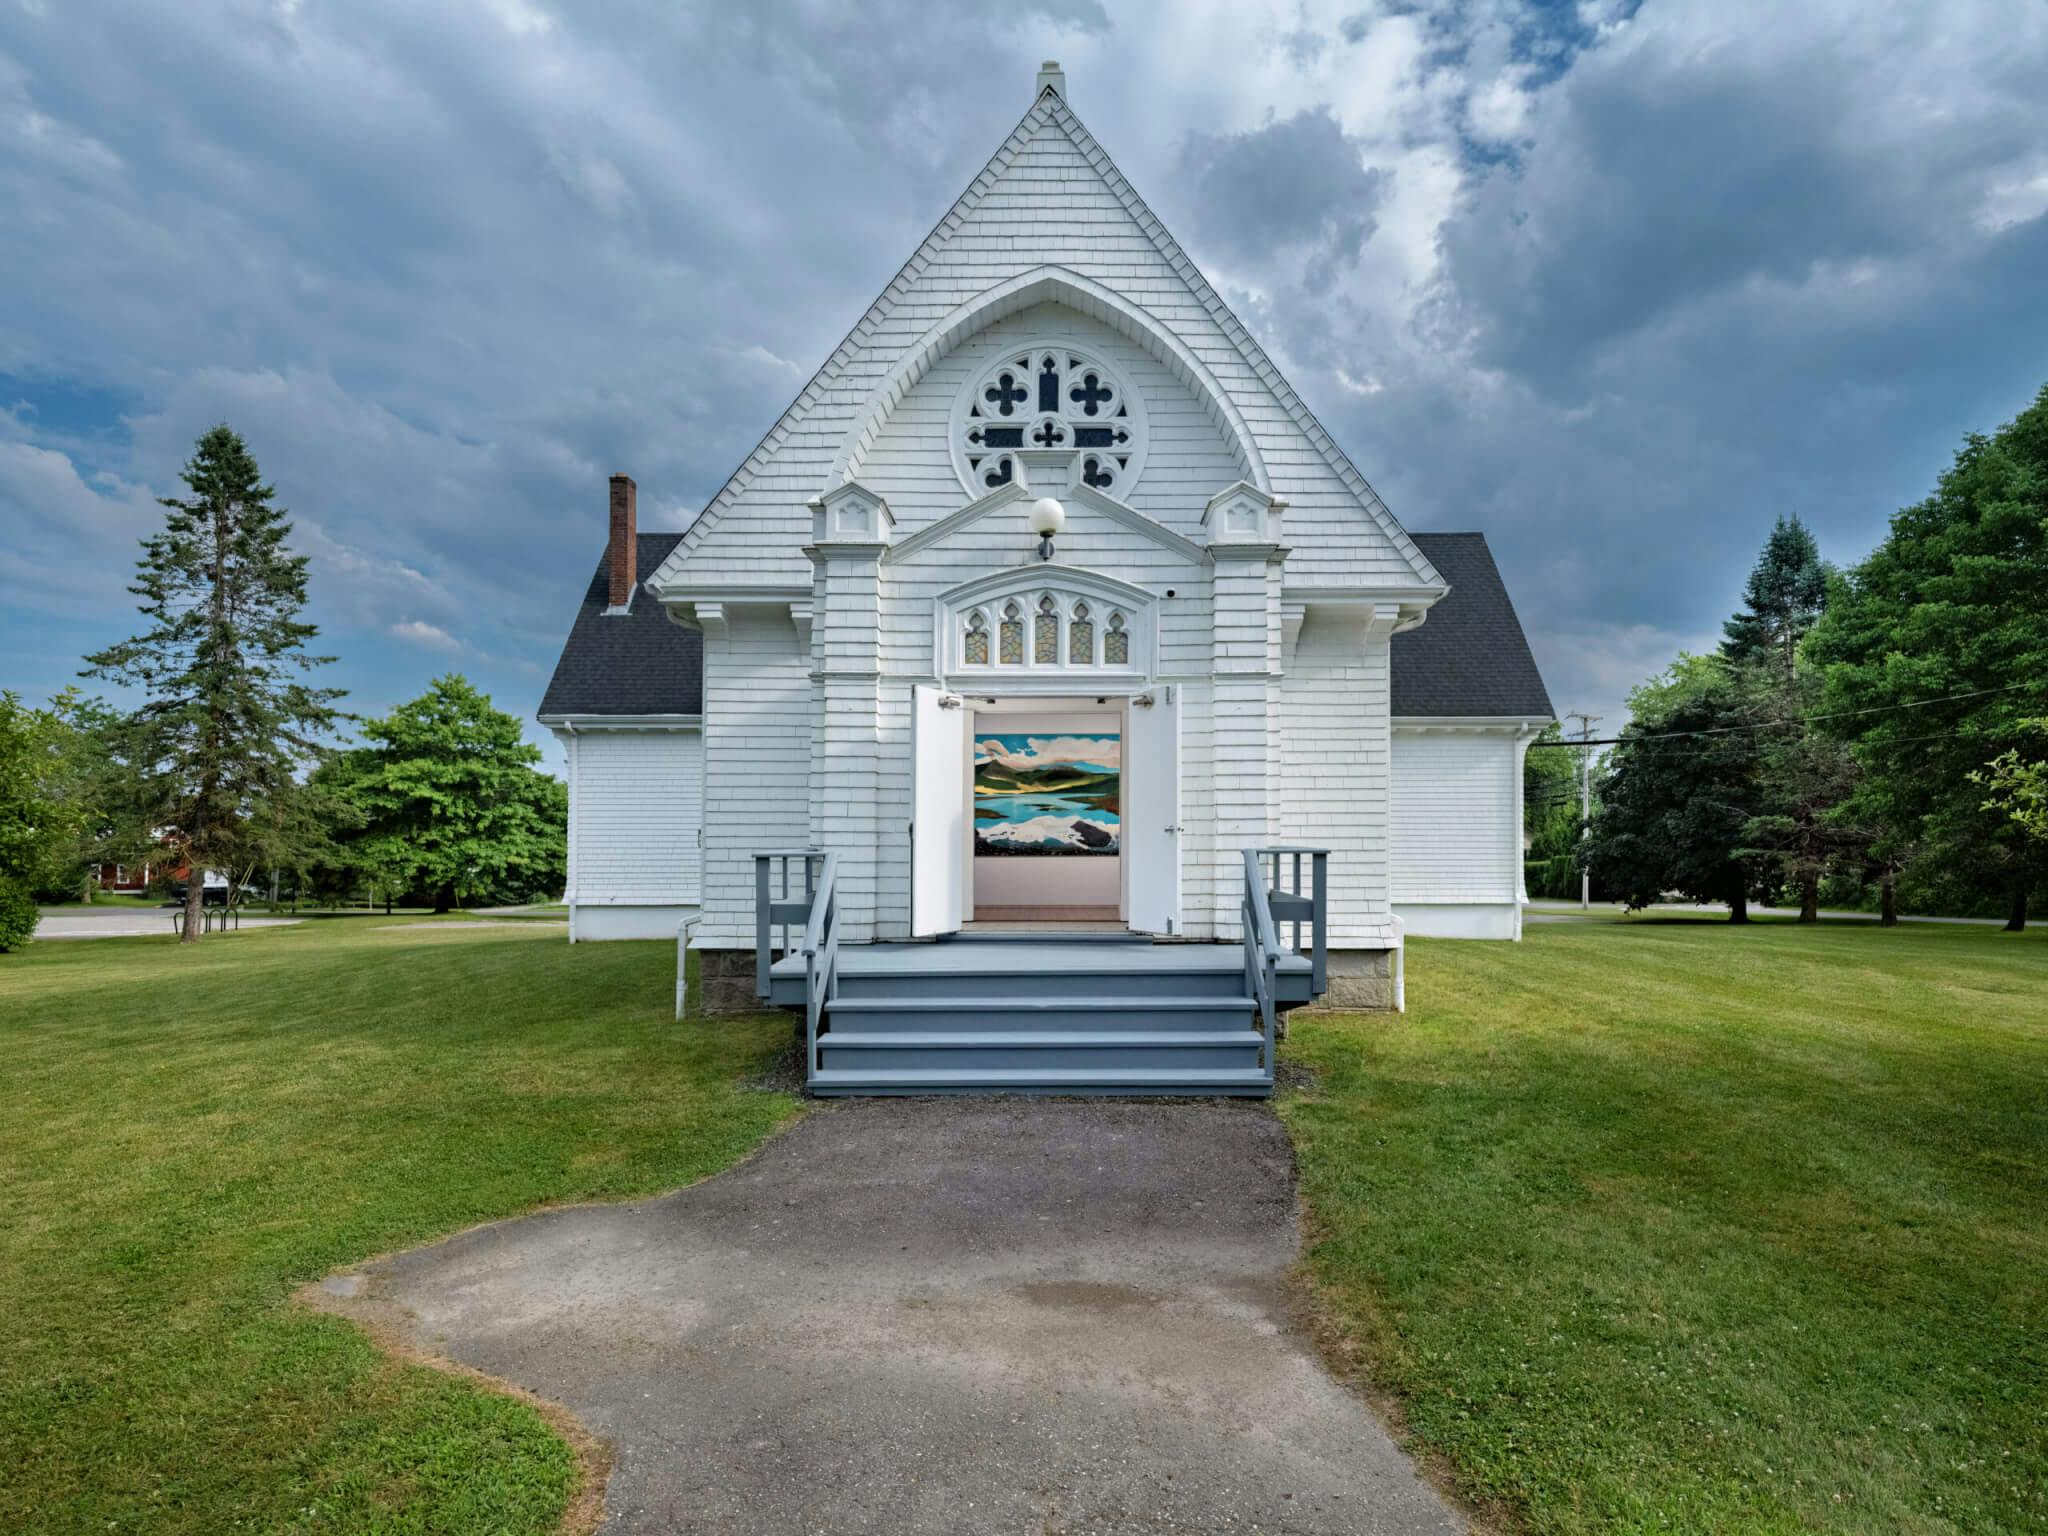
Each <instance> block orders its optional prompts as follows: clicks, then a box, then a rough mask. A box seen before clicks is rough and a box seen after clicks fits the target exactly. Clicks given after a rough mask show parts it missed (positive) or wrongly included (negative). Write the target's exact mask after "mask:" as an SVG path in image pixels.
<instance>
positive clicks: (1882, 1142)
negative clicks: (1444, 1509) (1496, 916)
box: [1280, 919, 2048, 1532]
mask: <svg viewBox="0 0 2048 1536" xmlns="http://www.w3.org/2000/svg"><path fill="white" fill-rule="evenodd" d="M1409 966H1410V970H1409V987H1408V998H1409V1007H1410V1012H1409V1013H1408V1014H1406V1015H1325V1016H1320V1017H1318V1016H1314V1015H1308V1014H1302V1015H1297V1016H1296V1019H1295V1023H1294V1027H1293V1029H1292V1031H1291V1033H1290V1039H1289V1041H1288V1044H1287V1046H1286V1048H1285V1051H1286V1055H1287V1056H1288V1057H1289V1058H1291V1059H1292V1062H1293V1063H1294V1064H1295V1065H1297V1066H1300V1067H1304V1068H1306V1069H1308V1070H1309V1072H1310V1073H1312V1074H1313V1076H1312V1079H1311V1081H1310V1083H1309V1085H1308V1086H1305V1087H1302V1088H1298V1089H1294V1090H1292V1091H1289V1092H1287V1093H1285V1094H1284V1095H1283V1097H1282V1100H1281V1104H1280V1110H1281V1113H1282V1115H1283V1117H1284V1118H1285V1120H1286V1122H1287V1124H1288V1127H1289V1130H1290V1132H1291V1133H1292V1135H1293V1137H1294V1140H1295V1144H1296V1149H1297V1156H1298V1161H1299V1166H1300V1176H1301V1193H1302V1199H1303V1203H1304V1208H1305V1211H1306V1213H1307V1216H1306V1222H1305V1247H1304V1259H1303V1269H1304V1273H1305V1277H1306V1282H1307V1285H1308V1288H1309V1291H1310V1293H1311V1295H1312V1298H1313V1303H1312V1305H1313V1308H1314V1310H1315V1311H1316V1312H1317V1313H1318V1314H1319V1318H1318V1322H1319V1324H1320V1327H1321V1329H1322V1331H1324V1332H1325V1334H1326V1336H1329V1335H1333V1336H1334V1337H1335V1338H1336V1340H1337V1341H1338V1346H1339V1347H1338V1348H1337V1350H1336V1351H1335V1352H1334V1353H1335V1359H1336V1362H1337V1364H1338V1365H1339V1366H1340V1368H1341V1366H1342V1365H1343V1364H1344V1362H1345V1361H1346V1359H1347V1358H1348V1359H1352V1360H1354V1361H1358V1362H1362V1363H1363V1365H1364V1368H1365V1374H1366V1375H1367V1376H1368V1377H1369V1378H1370V1380H1371V1381H1372V1383H1373V1385H1374V1386H1375V1387H1376V1388H1377V1389H1379V1390H1382V1391H1385V1392H1387V1393H1389V1394H1391V1395H1392V1396H1393V1397H1394V1398H1395V1399H1396V1400H1397V1401H1398V1404H1399V1407H1400V1415H1399V1416H1400V1419H1401V1421H1402V1422H1403V1425H1404V1427H1405V1429H1406V1432H1407V1434H1408V1436H1409V1438H1410V1442H1411V1444H1412V1446H1413V1448H1414V1449H1415V1450H1417V1451H1418V1453H1420V1454H1422V1455H1424V1456H1425V1457H1426V1458H1441V1459H1442V1464H1443V1465H1446V1466H1448V1467H1449V1468H1450V1469H1452V1474H1453V1475H1452V1482H1453V1486H1454V1487H1455V1488H1456V1489H1457V1490H1458V1491H1459V1492H1460V1493H1461V1494H1462V1495H1463V1496H1465V1497H1467V1498H1470V1499H1472V1500H1473V1501H1474V1502H1475V1503H1477V1504H1478V1505H1479V1506H1480V1507H1481V1508H1482V1509H1487V1508H1492V1509H1505V1510H1507V1511H1511V1512H1512V1517H1513V1518H1512V1523H1514V1524H1516V1525H1519V1526H1522V1527H1524V1528H1527V1529H1530V1530H1535V1531H1541V1532H1553V1531H1555V1532H1582V1531H1624V1530H1626V1531H1729V1530H1739V1531H1769V1532H1776V1531H1793V1530H1826V1531H1886V1532H1891V1531H1898V1532H1949V1531H1955V1532H1962V1531H1971V1532H1978V1531H2000V1530H2006V1531H2018V1530H2038V1529H2040V1528H2041V1527H2042V1525H2043V1523H2044V1522H2048V1223H2044V1222H2043V1220H2042V1216H2041V1213H2042V1212H2043V1211H2044V1210H2048V936H2044V935H2039V934H2029V935H2019V936H2012V935H2004V934H1998V933H1995V932H1990V931H1986V930H1981V929H1961V928H1918V929H1911V930H1908V929H1899V930H1890V931H1886V930H1880V929H1876V928H1873V927H1871V926H1869V925H1865V924H1842V925H1840V926H1825V925H1824V926H1823V927H1821V928H1819V929H1811V928H1807V929H1801V928H1797V927H1795V926H1793V925H1790V924H1784V925H1777V924H1764V925H1758V926H1756V927H1754V928H1752V929H1750V930H1748V931H1744V930H1741V929H1731V928H1730V927H1728V926H1727V925H1725V924H1715V923H1711V922H1708V923H1696V922H1670V921H1662V922H1659V921H1644V920H1640V919H1638V920H1633V921H1628V922H1605V923H1585V924H1570V925H1565V924H1559V925H1548V926H1544V927H1541V928H1532V929H1531V931H1530V934H1529V937H1528V938H1527V939H1526V940H1525V941H1524V942H1523V943H1522V944H1520V945H1510V944H1480V943H1463V944H1460V943H1454V942H1436V943H1431V942H1429V941H1417V942H1415V943H1414V944H1413V945H1412V947H1411V952H1410V956H1409Z"/></svg>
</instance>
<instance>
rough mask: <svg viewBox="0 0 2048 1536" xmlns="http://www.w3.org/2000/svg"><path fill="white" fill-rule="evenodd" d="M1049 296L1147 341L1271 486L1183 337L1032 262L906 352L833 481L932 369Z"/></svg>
mask: <svg viewBox="0 0 2048 1536" xmlns="http://www.w3.org/2000/svg"><path fill="white" fill-rule="evenodd" d="M1045 303H1056V304H1062V305H1065V306H1066V307H1067V308H1069V309H1071V310H1074V311H1075V312H1077V313H1079V314H1082V315H1085V316H1087V317H1088V318H1089V319H1091V320H1096V321H1099V322H1100V323H1102V324H1104V325H1107V326H1108V327H1109V328H1110V329H1111V330H1113V331H1116V332H1117V333H1118V334H1120V335H1122V336H1124V337H1125V338H1126V339H1128V340H1130V341H1132V342H1135V343H1136V344H1137V345H1138V346H1139V347H1141V348H1143V349H1144V350H1145V351H1146V352H1147V353H1149V354H1150V355H1151V356H1152V358H1153V359H1154V361H1156V362H1158V363H1159V364H1160V365H1161V366H1162V367H1164V368H1165V369H1166V370H1167V372H1169V373H1171V374H1173V375H1174V376H1175V377H1176V378H1178V379H1179V380H1180V381H1181V382H1182V383H1183V384H1185V385H1186V386H1187V387H1188V388H1189V389H1190V390H1191V391H1193V393H1194V396H1195V398H1196V399H1197V400H1199V401H1201V402H1202V408H1203V409H1204V410H1205V411H1206V412H1207V413H1208V416H1209V419H1210V420H1211V421H1212V422H1214V423H1215V425H1216V429H1217V431H1219V432H1221V433H1222V434H1223V437H1224V441H1226V442H1227V443H1229V444H1230V447H1231V452H1232V453H1233V454H1235V455H1236V458H1237V462H1238V468H1239V469H1240V470H1241V471H1242V472H1243V474H1244V478H1245V479H1246V480H1248V481H1250V482H1251V483H1252V484H1253V485H1255V486H1257V487H1258V488H1259V489H1260V490H1270V489H1271V488H1272V487H1271V485H1270V483H1269V482H1268V480H1267V479H1266V464H1265V460H1264V458H1263V457H1262V456H1261V455H1260V453H1259V445H1258V440H1257V439H1256V438H1255V437H1254V436H1253V435H1252V431H1251V428H1250V427H1249V426H1248V425H1247V424H1246V422H1245V419H1244V416H1243V413H1241V412H1240V411H1239V410H1238V408H1237V405H1236V403H1235V402H1234V401H1232V400H1231V398H1230V396H1229V395H1228V394H1227V393H1225V391H1224V389H1223V386H1222V385H1221V384H1220V383H1218V382H1217V380H1216V376H1215V375H1214V374H1213V373H1211V372H1210V371H1209V368H1208V365H1207V364H1205V363H1204V362H1203V361H1202V360H1201V359H1200V358H1198V357H1197V356H1195V354H1194V353H1193V352H1192V351H1190V350H1189V349H1188V347H1187V345H1186V343H1184V342H1183V341H1181V339H1180V338H1179V337H1178V336H1176V335H1174V334H1173V332H1172V331H1170V330H1169V329H1167V327H1165V326H1164V325H1162V324H1160V323H1159V321H1157V320H1155V319H1154V318H1153V317H1152V316H1151V315H1150V314H1148V313H1147V312H1146V311H1145V310H1144V309H1142V308H1140V307H1139V306H1138V305H1136V304H1133V303H1132V302H1131V301H1130V300H1129V299H1127V298H1125V297H1123V296H1122V295H1121V294H1119V293H1116V292H1115V291H1113V290H1112V289H1109V288H1106V287H1104V286H1103V285H1102V284H1101V283H1098V282H1096V281H1095V280H1094V279H1093V278H1088V277H1083V276H1082V275H1081V274H1080V273H1078V272H1074V271H1070V270H1068V269H1067V268H1065V267H1059V266H1041V267H1034V268H1033V269H1032V270H1031V271H1029V272H1020V273H1018V274H1017V275H1016V276H1015V277H1012V278H1008V279H1006V280H1005V281H1003V282H1000V283H997V284H996V285H995V286H994V287H993V288H989V289H987V290H985V291H984V292H982V293H979V294H977V295H976V296H975V297H973V298H972V299H969V300H968V301H967V302H966V303H965V304H962V305H960V306H959V307H958V308H957V309H955V310H953V311H952V313H950V314H948V315H946V316H945V317H944V318H943V319H941V320H940V321H939V322H938V323H937V324H935V325H934V326H932V327H931V329H930V330H928V331H926V332H925V334H924V335H923V336H922V337H921V338H919V340H918V341H917V342H916V343H915V344H914V345H912V346H911V347H910V348H909V349H908V350H907V351H905V352H904V354H903V356H902V357H900V358H898V359H897V361H896V365H895V367H893V368H891V369H890V370H889V372H888V374H887V376H885V377H884V378H883V380H882V382H881V383H880V384H878V385H877V386H876V387H875V389H874V390H873V392H872V393H871V394H869V396H868V398H867V401H866V403H865V404H864V405H863V406H862V407H861V412H860V415H859V416H858V417H857V418H856V419H855V421H854V424H853V426H852V428H851V429H850V430H849V431H848V432H847V434H846V436H845V438H844V439H843V440H842V441H841V442H840V445H839V452H838V453H837V454H835V455H834V456H833V460H832V469H831V473H830V475H829V476H828V477H827V479H828V488H829V487H830V486H838V485H841V484H844V483H845V482H846V481H848V480H851V479H853V478H854V477H855V476H857V475H858V474H859V473H860V469H861V463H862V460H863V459H864V458H865V457H866V455H867V451H868V449H869V447H870V446H872V444H873V443H874V440H875V435H876V433H878V432H879V431H880V430H881V427H882V424H883V423H884V422H886V421H887V420H888V419H889V413H890V412H891V411H893V410H895V408H896V406H897V404H898V402H900V401H901V400H902V399H903V397H904V396H905V395H907V394H909V393H910V391H911V390H912V389H913V388H915V387H916V385H917V382H918V380H920V379H922V378H923V377H924V376H925V375H926V374H927V373H929V372H930V371H931V369H932V365H933V364H934V363H936V362H938V361H939V359H940V358H942V357H945V356H946V355H947V354H948V353H950V352H953V351H955V350H957V349H958V348H960V347H962V346H965V345H966V344H967V343H968V342H970V341H972V340H973V339H974V338H975V337H976V336H978V335H980V334H981V333H982V332H983V331H985V330H987V329H988V328H989V327H990V326H992V325H994V324H995V323H996V322H997V321H999V320H1002V319H1005V318H1007V317H1008V316H1010V315H1014V314H1017V313H1019V312H1021V311H1023V310H1026V309H1029V308H1031V307H1032V306H1033V305H1035V304H1045Z"/></svg>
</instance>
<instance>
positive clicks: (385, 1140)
mask: <svg viewBox="0 0 2048 1536" xmlns="http://www.w3.org/2000/svg"><path fill="white" fill-rule="evenodd" d="M415 921H416V920H415ZM465 928H467V929H468V931H464V929H465ZM674 956H675V949H674V946H673V945H670V944H661V943H652V944H602V945H578V946H576V947H574V948H571V947H570V946H569V945H568V944H567V943H566V942H564V936H563V934H562V931H561V930H560V929H546V928H538V927H524V928H522V927H499V928H492V929H488V930H478V929H475V928H472V927H469V926H468V925H466V924H462V923H460V922H459V921H458V922H455V923H449V924H445V925H442V926H441V927H438V928H420V927H413V928H400V927H395V926H386V925H383V924H381V923H376V922H373V921H369V920H351V921H339V922H326V923H309V924H307V925H305V926H303V927H299V928H289V929H273V930H268V931H262V932H250V933H243V934H238V935H229V936H217V937H210V938H208V939H206V940H205V941H204V942H202V943H201V944H199V945H198V946H196V947H185V948H180V947H179V946H178V945H177V944H175V943H174V942H172V941H171V940H170V939H169V938H168V937H166V938H164V939H96V940H90V941H80V942H46V943H39V944H36V945H33V946H31V947H30V948H29V949H28V950H27V951H25V952H24V953H20V954H16V955H10V956H0V1062H4V1068H0V1530H6V1531H23V1532H27V1531H36V1532H83V1531H94V1532H102V1533H104V1532H110V1531H112V1532H121V1531H147V1532H152V1533H154V1532H205V1533H207V1536H217V1533H223V1532H239V1531H285V1532H326V1531H347V1532H414V1531H417V1532H471V1531H474V1532H492V1533H497V1532H530V1531H546V1530H550V1529H552V1528H553V1527H554V1526H555V1524H556V1522H557V1520H558V1518H559V1517H560V1515H561V1513H562V1511H563V1509H564V1507H565V1505H566V1504H567V1502H568V1501H569V1499H570V1498H571V1496H572V1494H573V1493H574V1491H575V1487H576V1482H577V1478H578V1472H577V1467H576V1463H575V1461H574V1459H573V1457H572V1455H571V1453H570V1451H569V1449H568V1447H567V1446H566V1445H565V1444H564V1443H563V1442H562V1441H560V1440H559V1439H557V1438H556V1437H555V1435H554V1434H552V1433H551V1432H550V1431H549V1430H548V1429H547V1428H546V1426H545V1425H544V1424H543V1422H542V1420H541V1419H540V1417H539V1416H538V1414H537V1413H536V1412H535V1410H534V1409H532V1408H531V1407H529V1406H527V1405H525V1404H524V1403H521V1402H519V1401H516V1400H514V1399H511V1398H508V1397H502V1396H498V1395H496V1394H493V1393H491V1392H488V1391H486V1390H483V1389H481V1388H479V1387H476V1386H473V1385H471V1384H469V1383H467V1382H464V1381H459V1380H456V1379H453V1378H451V1377H448V1376H445V1375H443V1374H441V1373H439V1372H436V1371H433V1370H429V1369H426V1368H423V1367H420V1366H412V1365H402V1364H398V1363H394V1362H393V1361H391V1360H389V1359H387V1358H386V1357H384V1356H382V1355H380V1354H379V1353H378V1352H377V1350H376V1349H374V1348H373V1347H372V1346H371V1344H370V1343H369V1342H368V1341H367V1340H366V1339H365V1338H364V1336H363V1335H362V1334H361V1333H359V1332H358V1331H357V1330H356V1329H354V1328H353V1327H351V1326H349V1325H347V1324H345V1323H343V1322H340V1321H338V1320H336V1319H333V1318H328V1317H323V1316H317V1315H313V1314H311V1313H309V1312H307V1311H305V1310H303V1309H301V1308H299V1307H297V1306H295V1305H294V1304H293V1303H292V1301H291V1300H290V1297H291V1293H292V1291H293V1290H294V1289H295V1288H296V1287H297V1286H298V1285H299V1284H301V1283H302V1282H305V1281H308V1280H311V1279H315V1278H317V1277H319V1276H321V1275H322V1274H325V1273H326V1272H328V1271H330V1270H332V1269H334V1268H336V1267H337V1266H341V1265H346V1264H349V1263H352V1262H354V1261H357V1260H360V1259H363V1258H365V1257H367V1256H369V1255H372V1254H375V1253H379V1252H382V1251H385V1250H388V1249H393V1248H399V1247H404V1246H408V1245H411V1244H414V1243H417V1242H421V1241H424V1240H427V1239H430V1238H434V1237H437V1236H440V1235H442V1234H444V1233H448V1232H452V1231H456V1230H458V1229H460V1228H462V1227H465V1226H468V1225H471V1224H473V1223H475V1222H479V1221H483V1220H486V1219H489V1218H492V1217H499V1216H505V1215H510V1214H513V1213H516V1212H521V1211H525V1210H529V1209H531V1208H533V1207H535V1206H538V1205H542V1204H546V1203H548V1202H556V1201H570V1200H586V1199H594V1198H609V1197H613V1196H622V1195H633V1194H640V1193H645V1192H651V1191H655V1190H660V1189H664V1188H668V1187H672V1186H675V1185H679V1184H684V1183H687V1182H689V1181H691V1180H693V1179H697V1178H700V1177H702V1176H704V1175H706V1174H710V1173H714V1172H716V1171H717V1170H719V1169H721V1168H724V1167H726V1166H728V1165H729V1164H731V1163H732V1162H733V1161H734V1160H735V1159H737V1158H739V1157H740V1156H742V1155H743V1154H745V1153H746V1152H747V1151H749V1150H750V1149H751V1148H753V1147H754V1146H756V1145H757V1144H758V1143H759V1142H760V1141H761V1139H762V1138H763V1137H764V1136H765V1135H767V1134H768V1133H769V1132H770V1131H772V1130H773V1129H774V1128H775V1127H776V1126H778V1125H779V1124H781V1123H782V1122H783V1121H784V1120H785V1119H787V1117H788V1116H790V1115H791V1114H792V1113H793V1112H794V1111H795V1107H796V1106H795V1102H794V1100H793V1099H792V1098H790V1097H789V1096H788V1095H785V1094H777V1093H766V1092H760V1091H756V1090H755V1089H754V1088H752V1087H751V1086H750V1083H751V1082H752V1081H753V1080H754V1079H755V1078H756V1077H758V1075H759V1074H760V1073H761V1072H762V1071H763V1070H764V1069H766V1068H767V1067H769V1066H770V1065H771V1064H772V1063H773V1062H774V1060H775V1058H776V1057H777V1055H778V1054H779V1052H780V1050H781V1049H782V1047H783V1045H784V1043H785V1042H786V1041H787V1040H788V1038H789V1026H788V1023H787V1022H786V1018H784V1017H771V1018H766V1019H755V1020H750V1021H745V1022H739V1023H732V1022H726V1021H720V1022H719V1023H717V1024H715V1025H713V1024H700V1023H684V1024H677V1023H676V1022H675V1021H674V1020H673V1019H672V1018H671V1017H670V1015H671V1013H672V1012H673V1006H674V1003H673V975H674V972H673V966H674Z"/></svg>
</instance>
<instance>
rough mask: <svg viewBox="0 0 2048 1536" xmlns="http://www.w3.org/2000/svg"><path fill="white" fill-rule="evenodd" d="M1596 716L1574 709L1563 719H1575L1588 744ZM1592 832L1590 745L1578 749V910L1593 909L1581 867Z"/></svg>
mask: <svg viewBox="0 0 2048 1536" xmlns="http://www.w3.org/2000/svg"><path fill="white" fill-rule="evenodd" d="M1603 718H1604V717H1603V716H1600V715H1589V714H1586V713H1584V712H1583V711H1580V710H1574V711H1572V712H1571V713H1570V714H1568V715H1566V716H1565V719H1567V720H1576V721H1578V722H1579V740H1580V741H1581V742H1585V743H1590V742H1591V741H1592V740H1593V727H1594V726H1596V725H1598V724H1599V723H1600V721H1601V720H1602V719H1603ZM1592 835H1593V749H1592V747H1591V746H1590V745H1585V746H1581V747H1580V748H1579V853H1580V856H1581V857H1580V862H1579V910H1580V911H1582V912H1590V911H1592V910H1593V876H1592V873H1591V871H1589V870H1588V869H1587V868H1586V866H1585V860H1584V854H1585V851H1586V839H1587V838H1589V837H1591V836H1592Z"/></svg>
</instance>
